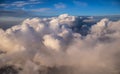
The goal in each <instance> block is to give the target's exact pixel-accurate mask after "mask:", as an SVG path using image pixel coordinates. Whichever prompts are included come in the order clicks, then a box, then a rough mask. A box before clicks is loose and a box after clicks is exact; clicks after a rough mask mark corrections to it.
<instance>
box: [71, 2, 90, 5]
mask: <svg viewBox="0 0 120 74" xmlns="http://www.w3.org/2000/svg"><path fill="white" fill-rule="evenodd" d="M73 3H74V4H76V5H78V6H88V4H87V3H86V2H82V1H73Z"/></svg>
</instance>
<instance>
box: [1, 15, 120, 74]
mask: <svg viewBox="0 0 120 74" xmlns="http://www.w3.org/2000/svg"><path fill="white" fill-rule="evenodd" d="M76 24H78V18H77V17H75V16H69V15H68V14H62V15H60V16H58V17H51V18H42V19H40V18H33V19H26V20H24V21H23V22H22V23H21V24H20V25H16V26H13V27H11V28H8V29H7V30H3V29H0V51H1V54H0V67H3V66H4V65H14V66H16V67H17V68H22V70H21V71H20V72H19V73H20V74H39V73H41V74H42V72H43V73H44V74H119V73H120V59H119V57H120V47H119V44H120V27H119V25H120V21H115V22H114V21H110V20H108V19H106V18H105V19H102V20H101V21H99V22H97V23H96V24H94V25H93V26H91V28H90V30H89V33H88V34H87V35H86V36H83V35H82V34H80V33H78V32H75V31H74V30H73V29H72V27H74V26H76ZM54 68H55V69H54ZM53 69H54V70H53Z"/></svg>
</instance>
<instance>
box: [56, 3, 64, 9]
mask: <svg viewBox="0 0 120 74" xmlns="http://www.w3.org/2000/svg"><path fill="white" fill-rule="evenodd" d="M54 6H55V8H66V5H65V4H64V3H62V2H60V3H57V4H54Z"/></svg>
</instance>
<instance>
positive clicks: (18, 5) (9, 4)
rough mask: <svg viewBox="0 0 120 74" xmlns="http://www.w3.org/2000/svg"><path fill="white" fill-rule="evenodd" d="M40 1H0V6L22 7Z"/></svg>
mask: <svg viewBox="0 0 120 74" xmlns="http://www.w3.org/2000/svg"><path fill="white" fill-rule="evenodd" d="M40 3H42V2H39V1H15V2H12V3H2V4H0V6H2V7H13V6H15V7H23V6H25V5H34V4H40Z"/></svg>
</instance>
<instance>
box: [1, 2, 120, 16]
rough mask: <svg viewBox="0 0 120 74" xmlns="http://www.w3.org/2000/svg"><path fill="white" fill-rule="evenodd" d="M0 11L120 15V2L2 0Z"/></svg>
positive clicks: (43, 13)
mask: <svg viewBox="0 0 120 74" xmlns="http://www.w3.org/2000/svg"><path fill="white" fill-rule="evenodd" d="M0 11H2V12H3V11H9V12H10V11H17V12H26V13H30V14H34V15H43V16H54V15H59V14H63V13H68V14H70V15H120V0H1V1H0Z"/></svg>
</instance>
